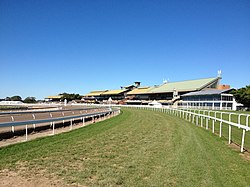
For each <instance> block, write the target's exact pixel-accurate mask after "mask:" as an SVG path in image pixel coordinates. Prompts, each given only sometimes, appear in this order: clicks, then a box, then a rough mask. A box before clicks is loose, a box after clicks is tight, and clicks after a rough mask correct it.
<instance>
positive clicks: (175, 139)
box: [0, 109, 250, 186]
mask: <svg viewBox="0 0 250 187" xmlns="http://www.w3.org/2000/svg"><path fill="white" fill-rule="evenodd" d="M0 169H9V170H14V171H20V170H22V171H24V172H23V173H25V174H24V175H27V176H28V175H35V173H37V172H38V171H45V174H46V176H47V177H51V176H54V175H56V176H57V177H58V178H60V179H63V180H64V181H65V183H68V184H71V183H76V184H80V185H83V186H248V185H249V183H250V175H249V171H250V164H249V161H247V160H245V159H243V158H242V157H241V156H240V153H239V150H238V151H236V150H233V149H231V148H229V147H228V146H227V144H226V140H224V139H220V138H219V137H218V136H215V135H213V134H212V133H209V132H207V131H206V130H205V129H203V128H198V127H196V126H195V125H193V124H191V123H189V122H186V121H184V120H182V119H180V118H177V117H174V116H170V115H167V114H165V113H161V112H152V111H147V110H136V109H123V112H122V114H121V115H120V116H117V117H114V118H112V119H109V120H106V121H103V122H99V123H96V124H93V125H90V126H87V127H84V128H81V129H78V130H74V131H71V132H68V133H64V134H59V135H56V136H52V137H46V138H41V139H37V140H34V141H30V142H26V143H21V144H17V145H12V146H9V147H6V148H2V149H0Z"/></svg>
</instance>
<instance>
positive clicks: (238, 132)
mask: <svg viewBox="0 0 250 187" xmlns="http://www.w3.org/2000/svg"><path fill="white" fill-rule="evenodd" d="M195 112H196V113H198V111H195ZM224 112H230V111H224ZM220 113H221V111H217V113H216V116H215V111H213V112H210V116H213V117H217V118H221V114H220ZM232 113H236V114H233V115H231V121H232V122H234V123H238V122H239V120H238V115H239V114H250V113H249V112H241V111H232ZM202 114H203V113H202ZM205 115H208V112H206V113H205ZM222 118H223V119H224V120H227V121H229V115H228V114H223V115H222ZM195 119H196V118H195ZM199 120H200V119H199ZM200 123H201V122H200V121H199V124H200ZM240 124H241V125H246V116H245V115H242V116H241V117H240ZM203 126H204V127H205V120H204V121H203ZM208 126H209V130H210V131H212V120H209V123H208ZM248 126H250V118H249V121H248ZM219 131H220V122H215V133H216V134H219ZM228 132H229V128H228V124H226V123H222V136H223V137H224V138H226V139H228ZM231 139H232V141H233V142H234V143H236V144H238V145H241V140H242V129H239V128H238V127H234V126H232V134H231ZM244 148H246V149H247V150H249V151H250V132H246V135H245V144H244Z"/></svg>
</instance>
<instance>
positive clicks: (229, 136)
mask: <svg viewBox="0 0 250 187" xmlns="http://www.w3.org/2000/svg"><path fill="white" fill-rule="evenodd" d="M231 115H232V113H230V114H229V117H228V120H229V122H231ZM231 134H232V126H231V125H229V126H228V144H231Z"/></svg>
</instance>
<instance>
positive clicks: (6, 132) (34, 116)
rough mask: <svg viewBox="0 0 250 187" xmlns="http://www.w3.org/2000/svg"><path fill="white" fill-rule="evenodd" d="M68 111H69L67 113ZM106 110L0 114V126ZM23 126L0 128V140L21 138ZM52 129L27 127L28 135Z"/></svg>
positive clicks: (48, 126) (63, 123)
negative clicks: (8, 123)
mask: <svg viewBox="0 0 250 187" xmlns="http://www.w3.org/2000/svg"><path fill="white" fill-rule="evenodd" d="M67 110H70V111H67ZM108 110H109V109H108V108H99V109H92V108H87V109H86V108H85V109H83V108H81V109H80V110H78V109H77V110H76V108H66V109H62V110H60V111H58V110H57V111H53V110H51V111H48V112H44V111H40V112H34V111H28V113H27V112H25V113H22V114H13V113H11V114H1V113H0V126H1V123H6V122H12V121H15V122H23V121H32V120H41V119H50V118H60V117H68V116H72V117H74V116H78V115H84V114H91V113H96V112H105V111H108ZM100 117H104V116H100ZM91 120H92V118H90V117H89V118H86V119H85V121H86V122H88V121H91ZM74 122H75V123H79V122H81V121H80V119H75V120H74ZM69 125H70V124H69V121H60V122H57V123H55V128H56V129H57V128H62V127H67V126H69ZM25 127H26V126H25V125H23V126H15V127H0V140H5V139H10V138H13V137H16V136H22V135H24V134H25ZM51 128H52V126H51V123H40V124H32V125H28V134H31V133H32V134H34V133H37V132H41V131H44V130H50V129H51Z"/></svg>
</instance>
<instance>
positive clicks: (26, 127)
mask: <svg viewBox="0 0 250 187" xmlns="http://www.w3.org/2000/svg"><path fill="white" fill-rule="evenodd" d="M27 140H28V125H25V141H27Z"/></svg>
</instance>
